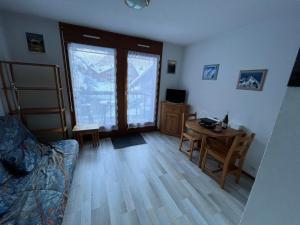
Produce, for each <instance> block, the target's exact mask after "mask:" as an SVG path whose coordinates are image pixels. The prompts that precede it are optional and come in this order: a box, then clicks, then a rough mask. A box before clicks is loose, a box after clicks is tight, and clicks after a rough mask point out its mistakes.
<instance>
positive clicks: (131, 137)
mask: <svg viewBox="0 0 300 225" xmlns="http://www.w3.org/2000/svg"><path fill="white" fill-rule="evenodd" d="M111 142H112V144H113V146H114V149H120V148H127V147H130V146H134V145H143V144H146V141H145V140H144V138H143V136H142V135H141V134H127V135H124V136H121V137H116V138H112V139H111Z"/></svg>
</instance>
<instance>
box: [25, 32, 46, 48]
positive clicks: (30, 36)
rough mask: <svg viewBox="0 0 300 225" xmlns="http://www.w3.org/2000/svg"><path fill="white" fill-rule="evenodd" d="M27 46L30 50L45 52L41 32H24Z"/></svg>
mask: <svg viewBox="0 0 300 225" xmlns="http://www.w3.org/2000/svg"><path fill="white" fill-rule="evenodd" d="M26 39H27V47H28V50H29V51H31V52H39V53H45V52H46V51H45V44H44V37H43V35H42V34H35V33H29V32H26Z"/></svg>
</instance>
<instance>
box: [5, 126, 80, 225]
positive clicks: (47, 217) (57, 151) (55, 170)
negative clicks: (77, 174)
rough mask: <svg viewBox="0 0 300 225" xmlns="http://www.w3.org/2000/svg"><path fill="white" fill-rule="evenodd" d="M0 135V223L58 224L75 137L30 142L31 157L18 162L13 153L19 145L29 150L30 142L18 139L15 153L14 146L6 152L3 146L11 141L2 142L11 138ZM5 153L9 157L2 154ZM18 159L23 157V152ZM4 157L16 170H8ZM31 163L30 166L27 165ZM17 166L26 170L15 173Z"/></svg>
mask: <svg viewBox="0 0 300 225" xmlns="http://www.w3.org/2000/svg"><path fill="white" fill-rule="evenodd" d="M0 128H3V126H2V127H0ZM0 134H1V132H0ZM5 134H6V133H5ZM12 134H13V133H12ZM15 134H16V133H14V134H13V135H15ZM3 136H4V135H3V132H2V136H1V135H0V142H1V143H0V144H1V145H0V150H2V152H1V151H0V154H1V161H0V224H1V225H59V224H61V223H62V219H63V214H64V208H65V204H66V199H67V194H68V191H69V189H70V185H71V180H72V174H73V171H74V167H75V162H76V158H77V155H78V149H79V147H78V143H77V142H76V141H75V140H64V141H59V142H55V143H53V144H52V145H44V144H40V143H38V142H37V144H36V145H34V147H35V159H34V160H28V161H29V163H21V160H19V161H18V158H20V157H19V156H18V154H17V153H18V150H19V148H23V149H22V151H29V149H28V148H27V147H28V146H30V147H32V146H33V145H32V144H31V145H28V144H26V143H25V144H24V143H23V142H20V144H19V143H18V148H16V149H17V150H16V154H15V155H14V154H13V153H14V150H9V151H8V153H6V152H7V151H6V149H8V148H9V147H5V146H10V145H11V144H9V145H8V144H6V143H12V144H13V142H8V141H6V140H7V139H5V140H3ZM10 136H12V135H10ZM15 136H17V135H15ZM25 136H26V135H25ZM1 137H2V140H1ZM26 137H27V136H26ZM15 140H16V139H15ZM15 140H14V141H15ZM3 146H4V147H3ZM20 146H21V147H20ZM24 146H25V147H24ZM24 149H25V150H24ZM30 150H32V149H30ZM27 153H28V152H26V154H27ZM5 154H7V155H9V157H5ZM23 155H25V153H23ZM30 157H32V156H31V155H30ZM12 159H13V160H12ZM22 160H23V161H25V160H27V159H26V157H24V156H23V158H22ZM6 161H9V163H10V161H12V162H13V164H12V165H13V166H15V164H16V167H17V169H18V170H16V171H17V172H16V171H14V170H13V171H12V170H11V169H12V168H13V167H11V165H10V164H7V163H6ZM32 163H34V166H31V164H32ZM7 165H8V166H7ZM20 170H25V172H26V173H19V172H20Z"/></svg>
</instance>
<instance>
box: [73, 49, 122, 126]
mask: <svg viewBox="0 0 300 225" xmlns="http://www.w3.org/2000/svg"><path fill="white" fill-rule="evenodd" d="M68 53H69V63H70V70H71V80H72V88H73V89H72V90H73V98H74V99H73V100H74V107H75V115H76V124H77V125H89V124H93V125H99V127H101V128H105V129H108V130H110V129H113V128H115V127H116V124H117V122H116V121H117V120H116V105H117V104H116V99H117V98H116V51H115V49H111V48H102V47H96V46H91V45H83V44H75V43H70V44H69V45H68Z"/></svg>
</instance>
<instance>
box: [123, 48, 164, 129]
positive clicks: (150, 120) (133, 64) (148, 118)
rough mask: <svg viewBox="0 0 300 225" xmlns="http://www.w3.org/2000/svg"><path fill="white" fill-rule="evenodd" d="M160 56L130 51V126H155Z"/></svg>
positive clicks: (128, 113) (128, 69)
mask: <svg viewBox="0 0 300 225" xmlns="http://www.w3.org/2000/svg"><path fill="white" fill-rule="evenodd" d="M158 68H159V56H158V55H153V54H146V53H140V52H133V51H130V52H128V57H127V96H126V97H127V123H128V127H129V128H134V127H147V126H155V116H156V114H155V112H156V93H157V83H158V82H157V78H158Z"/></svg>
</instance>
